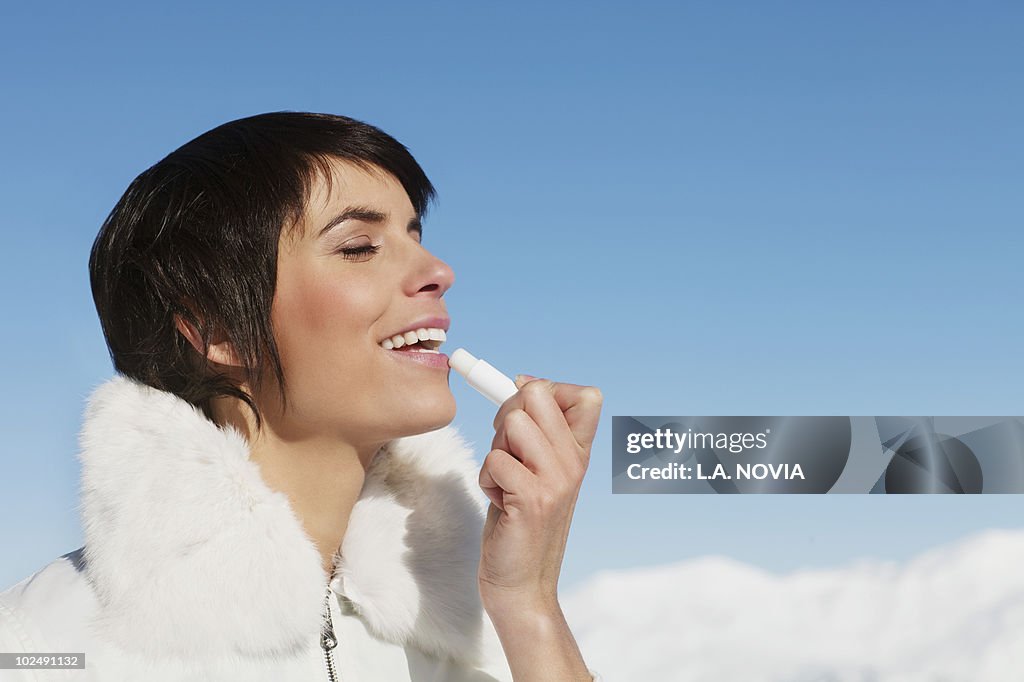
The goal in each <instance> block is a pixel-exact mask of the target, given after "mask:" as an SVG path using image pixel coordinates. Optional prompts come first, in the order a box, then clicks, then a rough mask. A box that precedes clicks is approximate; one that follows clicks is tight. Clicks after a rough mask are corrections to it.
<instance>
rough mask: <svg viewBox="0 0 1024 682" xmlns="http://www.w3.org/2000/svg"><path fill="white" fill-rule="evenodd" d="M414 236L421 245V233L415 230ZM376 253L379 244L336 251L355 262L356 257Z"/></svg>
mask: <svg viewBox="0 0 1024 682" xmlns="http://www.w3.org/2000/svg"><path fill="white" fill-rule="evenodd" d="M416 234H418V235H419V240H418V241H419V242H420V243H421V244H422V243H423V231H422V230H416ZM378 251H380V245H379V244H378V245H376V246H373V245H364V246H356V247H353V248H349V249H338V253H340V254H342V257H343V258H344V259H345V260H355V257H356V256H362V255H365V254H370V255H376V253H377V252H378Z"/></svg>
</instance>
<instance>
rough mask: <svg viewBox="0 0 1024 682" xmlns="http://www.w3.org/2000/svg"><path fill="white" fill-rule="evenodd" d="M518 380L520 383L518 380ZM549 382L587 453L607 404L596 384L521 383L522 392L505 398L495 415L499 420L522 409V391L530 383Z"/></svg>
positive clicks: (567, 421) (556, 400)
mask: <svg viewBox="0 0 1024 682" xmlns="http://www.w3.org/2000/svg"><path fill="white" fill-rule="evenodd" d="M517 383H518V382H517ZM538 383H540V384H543V383H547V384H549V385H550V390H551V395H552V396H553V397H554V399H555V402H556V403H557V404H558V407H559V409H560V410H561V411H562V414H564V415H565V419H566V423H567V424H568V426H569V430H570V431H571V432H572V434H573V438H574V439H575V440H576V442H577V443H578V444H579V446H580V447H581V448H583V449H584V451H585V452H587V453H589V452H590V448H591V447H592V446H593V443H594V435H595V434H596V433H597V424H598V421H599V420H600V417H601V406H602V404H603V403H604V396H603V395H602V394H601V390H600V389H599V388H597V387H596V386H580V385H577V384H567V383H562V382H557V381H550V380H548V379H534V380H532V381H529V382H527V383H524V384H522V385H520V388H519V392H518V393H515V394H514V395H513V396H512V397H511V398H509V399H508V400H506V401H505V402H504V404H502V406H501V408H500V409H499V410H498V414H497V415H495V424H497V423H498V422H497V419H498V417H499V416H501V415H502V414H503V413H507V412H509V411H510V410H514V409H516V408H517V407H518V408H522V406H523V403H522V399H523V391H524V389H525V388H526V387H527V386H529V385H530V384H538Z"/></svg>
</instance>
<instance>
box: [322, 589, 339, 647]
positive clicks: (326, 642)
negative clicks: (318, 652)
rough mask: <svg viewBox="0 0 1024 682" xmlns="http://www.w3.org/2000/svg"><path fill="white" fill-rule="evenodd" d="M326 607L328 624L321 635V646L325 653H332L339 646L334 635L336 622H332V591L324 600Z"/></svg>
mask: <svg viewBox="0 0 1024 682" xmlns="http://www.w3.org/2000/svg"><path fill="white" fill-rule="evenodd" d="M324 607H325V611H326V615H327V623H326V626H325V627H324V628H323V631H322V632H321V633H320V646H321V647H322V648H323V650H324V651H330V650H331V649H333V648H334V647H336V646H338V638H337V636H335V634H334V621H332V620H331V590H330V588H328V589H327V595H326V597H325V598H324Z"/></svg>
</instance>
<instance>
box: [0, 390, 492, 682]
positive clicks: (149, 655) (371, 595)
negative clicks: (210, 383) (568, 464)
mask: <svg viewBox="0 0 1024 682" xmlns="http://www.w3.org/2000/svg"><path fill="white" fill-rule="evenodd" d="M79 460H80V462H81V467H82V474H81V476H82V478H81V497H82V499H81V505H80V512H81V517H82V527H83V532H84V536H85V545H84V546H83V547H82V548H79V549H77V550H75V551H73V552H70V553H68V554H65V555H64V556H62V557H60V558H59V559H57V560H55V561H53V562H52V563H50V564H48V565H47V566H45V567H44V568H42V569H41V570H39V571H38V572H36V573H35V574H33V575H32V576H30V577H28V578H26V579H25V580H23V581H21V582H20V583H18V584H17V585H14V586H13V587H11V588H9V589H8V590H7V591H5V592H2V593H0V652H22V653H28V654H32V653H49V654H53V653H78V654H82V653H84V654H85V669H84V670H81V669H79V670H74V669H69V670H54V669H49V670H45V671H31V670H0V680H3V681H5V682H6V681H7V680H12V681H13V680H18V681H21V680H25V681H27V680H40V681H42V680H79V681H81V680H88V681H90V682H115V681H116V682H125V681H128V680H130V681H132V682H135V681H142V680H146V681H159V682H163V681H168V682H169V681H172V680H173V681H176V682H177V681H182V682H183V681H185V680H188V681H189V682H195V681H200V680H210V681H214V680H216V681H218V682H219V681H233V680H237V681H238V682H242V681H245V682H259V681H263V680H266V681H267V682H270V681H271V680H272V681H273V682H289V681H291V680H295V681H301V682H315V681H317V680H323V681H327V680H331V679H332V677H331V672H330V671H329V668H330V666H331V665H333V667H334V672H335V677H334V678H333V679H337V680H342V681H344V682H377V681H380V682H385V681H386V682H406V681H412V682H420V681H423V682H427V681H429V682H493V681H494V680H498V681H499V682H509V681H510V680H512V675H511V672H510V671H509V667H508V663H507V662H506V660H505V657H504V655H503V652H502V650H501V644H500V642H499V640H498V638H497V635H496V634H495V632H494V628H493V625H492V624H491V622H490V620H489V618H488V617H487V614H486V612H485V611H484V610H483V608H482V607H481V604H480V598H479V592H478V591H477V569H478V564H479V560H480V542H481V533H482V528H483V521H484V518H485V514H486V505H487V501H486V497H485V496H484V495H483V493H482V492H481V491H480V490H479V487H478V485H477V472H478V466H477V464H476V463H475V461H474V460H473V457H472V452H471V450H470V448H469V447H468V446H467V445H466V443H465V442H464V440H463V439H462V437H461V436H460V435H459V434H458V432H457V431H456V430H455V429H454V428H453V427H450V426H449V427H445V428H443V429H439V430H437V431H434V432H431V433H426V434H421V435H417V436H410V437H407V438H400V439H397V440H394V441H391V442H390V443H389V444H388V445H387V446H385V448H384V449H382V450H381V452H380V453H379V454H378V455H377V456H376V458H375V460H374V462H373V464H372V466H371V467H370V469H369V470H368V472H367V477H366V481H365V485H364V487H363V490H362V492H361V494H360V497H359V499H358V501H357V502H356V505H355V507H354V508H353V510H352V515H351V518H350V519H349V523H348V527H347V530H346V533H345V538H344V541H343V543H342V547H341V552H340V553H339V554H337V555H336V556H335V562H336V569H335V572H334V575H333V576H331V579H330V580H328V576H327V575H326V574H325V573H324V572H323V568H322V566H321V556H320V553H319V552H318V550H317V548H316V545H315V543H314V542H313V541H312V540H311V539H310V538H309V536H308V535H307V534H306V533H305V531H304V529H303V527H302V526H301V524H300V521H299V519H298V518H297V517H296V515H295V513H294V512H293V510H292V508H291V506H290V504H289V502H288V499H287V497H286V496H285V495H284V494H283V493H280V492H276V491H273V490H271V489H270V488H269V486H267V485H266V483H265V482H264V480H263V479H262V477H261V475H260V473H259V469H258V467H257V465H256V464H255V463H254V462H252V461H251V460H250V459H249V449H248V445H247V443H246V441H245V439H244V438H243V437H242V436H241V435H240V434H239V433H238V432H237V431H235V430H234V429H220V428H218V427H217V425H215V424H214V423H213V422H211V421H209V420H208V419H207V418H206V417H205V416H204V415H203V414H202V412H201V411H200V410H198V409H196V408H193V407H192V406H191V405H190V404H189V403H187V402H186V401H184V400H182V399H181V398H178V397H177V396H175V395H173V394H171V393H169V392H165V391H159V390H156V389H153V388H150V387H148V386H145V385H143V384H140V383H137V382H135V381H132V380H130V379H128V378H126V377H123V376H116V377H115V378H113V379H111V380H109V381H107V382H106V383H104V384H103V385H101V386H99V387H98V388H97V389H96V390H95V391H94V392H93V394H92V396H91V397H90V398H89V402H88V406H87V408H86V412H85V417H84V423H83V426H82V431H81V436H80V450H79ZM328 608H329V609H330V621H331V623H332V624H333V635H334V639H336V641H337V645H336V647H334V648H333V649H329V643H327V646H328V649H325V648H324V647H323V646H322V644H323V643H324V640H329V638H330V635H329V633H327V627H328V626H327V622H326V618H325V616H326V614H327V609H328Z"/></svg>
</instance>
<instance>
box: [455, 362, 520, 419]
mask: <svg viewBox="0 0 1024 682" xmlns="http://www.w3.org/2000/svg"><path fill="white" fill-rule="evenodd" d="M448 366H449V367H451V368H452V369H454V370H455V371H456V372H458V373H459V374H461V375H462V376H463V377H464V378H465V379H466V382H467V383H468V384H469V385H470V386H472V387H473V388H475V389H476V390H477V391H479V392H480V395H482V396H483V397H485V398H487V399H488V400H490V401H491V402H492V403H494V404H495V405H498V406H499V407H500V406H501V404H502V403H503V402H505V401H506V400H508V399H509V398H511V397H512V396H513V395H514V394H515V393H516V391H518V390H519V389H518V388H516V383H515V382H514V381H512V380H511V379H509V378H508V377H507V376H505V375H504V374H502V373H501V372H499V371H498V370H496V369H495V368H494V367H493V366H491V365H490V364H489V363H487V362H485V361H484V360H481V359H479V358H476V357H473V356H472V355H471V354H469V353H468V352H467V351H466V349H465V348H457V349H455V352H454V353H452V354H451V357H449V358H448Z"/></svg>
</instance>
